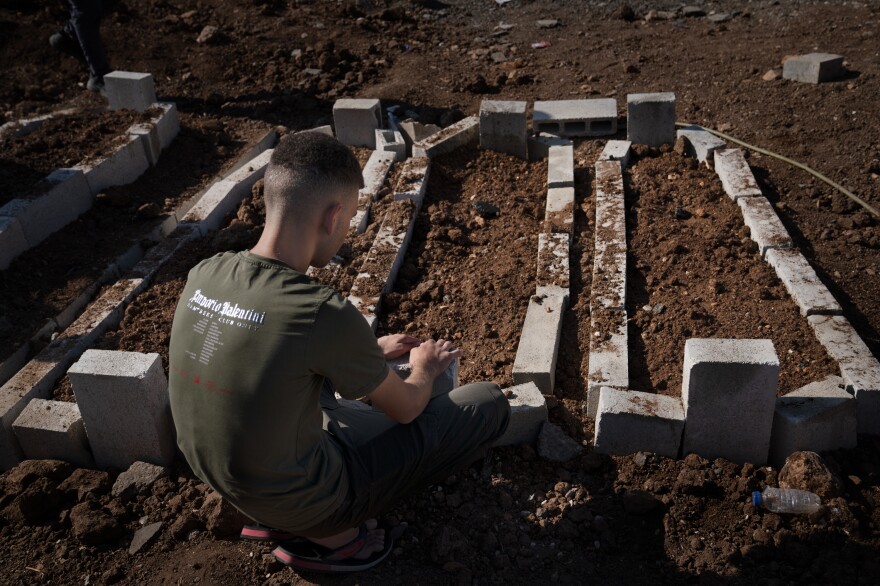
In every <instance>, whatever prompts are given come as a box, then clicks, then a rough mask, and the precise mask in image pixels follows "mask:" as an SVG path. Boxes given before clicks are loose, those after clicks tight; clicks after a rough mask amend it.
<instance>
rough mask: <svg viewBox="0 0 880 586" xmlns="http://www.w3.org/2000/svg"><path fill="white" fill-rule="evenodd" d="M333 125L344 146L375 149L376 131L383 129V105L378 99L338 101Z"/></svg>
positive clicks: (334, 107)
mask: <svg viewBox="0 0 880 586" xmlns="http://www.w3.org/2000/svg"><path fill="white" fill-rule="evenodd" d="M333 124H334V126H335V127H336V138H337V139H339V142H341V143H342V144H347V145H349V146H359V147H369V148H371V149H375V148H376V129H378V128H382V104H381V102H380V101H379V100H376V99H356V98H343V99H339V100H336V103H335V104H333Z"/></svg>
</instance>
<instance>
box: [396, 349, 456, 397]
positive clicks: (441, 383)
mask: <svg viewBox="0 0 880 586" xmlns="http://www.w3.org/2000/svg"><path fill="white" fill-rule="evenodd" d="M459 362H460V360H459V359H458V358H456V359H455V360H453V361H452V363H451V364H450V365H449V366H448V367H446V370H444V371H443V372H442V373H440V376H438V377H437V378H435V379H434V384H433V386H432V387H431V397H432V398H433V397H438V396H440V395H445V394H447V393H449V391H451V390H452V389H457V388H458V387H459V384H458V369H459ZM388 366H390V367H391V369H392V370H394V372H396V373H397V375H398V376H399V377H400V378H402V379H404V380H406V379H407V378H408V377H409V375H410V374H412V364H410V361H409V352H407V353H406V354H404V355H403V356H401V357H400V358H395V359H394V360H389V361H388Z"/></svg>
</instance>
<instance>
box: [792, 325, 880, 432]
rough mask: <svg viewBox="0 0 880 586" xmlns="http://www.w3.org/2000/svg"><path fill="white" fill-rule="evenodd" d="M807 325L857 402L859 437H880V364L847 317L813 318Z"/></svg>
mask: <svg viewBox="0 0 880 586" xmlns="http://www.w3.org/2000/svg"><path fill="white" fill-rule="evenodd" d="M807 321H808V322H809V323H810V327H812V328H813V332H814V333H815V334H816V337H817V338H819V341H820V342H821V343H822V345H823V346H825V349H826V350H827V351H828V355H829V356H831V358H833V359H834V360H836V361H837V364H838V366H839V367H840V376H841V377H842V378H843V382H844V383H845V384H846V390H847V392H849V393H850V394H851V395H854V396H855V398H856V409H857V410H858V420H859V433H866V434H874V435H880V362H878V361H877V359H876V358H875V357H874V355H873V354H872V353H871V350H870V349H869V348H868V346H867V345H865V342H864V341H862V338H861V337H859V334H858V333H857V332H856V330H855V329H854V328H853V327H852V325H851V324H850V323H849V320H847V319H846V318H845V317H843V316H840V315H811V316H809V317H807Z"/></svg>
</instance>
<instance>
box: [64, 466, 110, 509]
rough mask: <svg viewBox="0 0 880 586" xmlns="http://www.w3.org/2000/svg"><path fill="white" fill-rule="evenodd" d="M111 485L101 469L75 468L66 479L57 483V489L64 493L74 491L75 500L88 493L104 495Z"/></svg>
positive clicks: (108, 476)
mask: <svg viewBox="0 0 880 586" xmlns="http://www.w3.org/2000/svg"><path fill="white" fill-rule="evenodd" d="M111 487H112V483H111V482H110V475H109V474H108V473H106V472H103V471H101V470H89V469H88V468H77V469H76V470H74V471H73V474H71V475H70V476H69V477H68V478H67V480H65V481H64V482H62V483H61V484H59V485H58V490H59V491H60V492H62V493H65V494H67V493H76V500H77V501H82V500H83V499H84V498H85V497H86V495H88V494H94V495H96V496H101V495H105V494H107V493H108V492H110V488H111Z"/></svg>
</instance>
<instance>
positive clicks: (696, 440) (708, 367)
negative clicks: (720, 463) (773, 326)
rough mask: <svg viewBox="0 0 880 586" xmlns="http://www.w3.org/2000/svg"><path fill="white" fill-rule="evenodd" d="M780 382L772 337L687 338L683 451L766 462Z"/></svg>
mask: <svg viewBox="0 0 880 586" xmlns="http://www.w3.org/2000/svg"><path fill="white" fill-rule="evenodd" d="M778 382H779V359H778V358H777V356H776V350H775V349H774V348H773V342H772V341H770V340H731V339H697V338H692V339H689V340H687V342H685V346H684V378H683V380H682V388H681V398H682V402H683V403H684V405H685V414H686V417H687V425H686V426H685V430H684V444H683V447H682V453H683V454H690V453H696V454H699V455H700V456H702V457H704V458H708V459H710V460H711V459H714V458H726V459H728V460H730V461H732V462H736V463H739V464H744V463H746V462H750V463H752V464H755V465H756V466H760V465H763V464H764V463H765V462H766V460H767V454H768V451H769V448H770V432H771V428H772V425H773V410H774V407H775V404H776V387H777V384H778Z"/></svg>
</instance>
